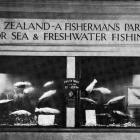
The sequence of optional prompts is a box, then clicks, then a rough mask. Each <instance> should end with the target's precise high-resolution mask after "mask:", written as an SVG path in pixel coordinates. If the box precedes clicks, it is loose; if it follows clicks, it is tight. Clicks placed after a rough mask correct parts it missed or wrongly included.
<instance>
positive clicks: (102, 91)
mask: <svg viewBox="0 0 140 140" xmlns="http://www.w3.org/2000/svg"><path fill="white" fill-rule="evenodd" d="M93 91H99V92H101V93H102V94H111V90H109V89H108V88H104V87H99V88H94V89H93Z"/></svg>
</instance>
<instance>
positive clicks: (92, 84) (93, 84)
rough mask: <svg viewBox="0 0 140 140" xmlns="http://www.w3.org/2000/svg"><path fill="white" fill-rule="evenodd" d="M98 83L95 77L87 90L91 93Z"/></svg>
mask: <svg viewBox="0 0 140 140" xmlns="http://www.w3.org/2000/svg"><path fill="white" fill-rule="evenodd" d="M96 83H97V80H96V79H94V80H93V81H92V82H91V83H90V84H89V85H88V86H87V87H86V91H87V92H89V93H91V92H92V90H93V88H94V86H95V85H96Z"/></svg>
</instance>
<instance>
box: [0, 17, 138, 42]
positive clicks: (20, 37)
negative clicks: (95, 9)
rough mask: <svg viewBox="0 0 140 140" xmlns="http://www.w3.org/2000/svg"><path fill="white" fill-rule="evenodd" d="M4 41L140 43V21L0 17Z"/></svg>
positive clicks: (0, 32)
mask: <svg viewBox="0 0 140 140" xmlns="http://www.w3.org/2000/svg"><path fill="white" fill-rule="evenodd" d="M0 43H1V44H23V45H24V44H35V45H37V44H44V45H100V44H140V20H77V19H19V18H16V19H14V18H0Z"/></svg>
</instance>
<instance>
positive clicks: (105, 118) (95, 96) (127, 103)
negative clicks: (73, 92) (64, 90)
mask: <svg viewBox="0 0 140 140" xmlns="http://www.w3.org/2000/svg"><path fill="white" fill-rule="evenodd" d="M76 71H77V73H76V74H77V77H78V78H79V79H80V101H79V107H80V111H79V127H84V128H85V127H105V128H106V127H107V128H110V127H115V128H116V127H139V126H140V119H139V116H140V111H139V109H140V58H139V57H76Z"/></svg>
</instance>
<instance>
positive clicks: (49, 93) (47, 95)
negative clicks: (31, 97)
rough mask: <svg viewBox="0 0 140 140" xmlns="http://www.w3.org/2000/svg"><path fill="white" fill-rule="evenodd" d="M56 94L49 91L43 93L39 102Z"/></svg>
mask: <svg viewBox="0 0 140 140" xmlns="http://www.w3.org/2000/svg"><path fill="white" fill-rule="evenodd" d="M55 93H56V90H49V91H47V92H45V93H44V94H43V95H42V96H41V97H40V98H39V101H41V100H43V99H44V98H48V97H50V96H52V95H54V94H55Z"/></svg>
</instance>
